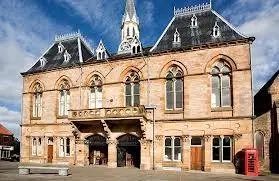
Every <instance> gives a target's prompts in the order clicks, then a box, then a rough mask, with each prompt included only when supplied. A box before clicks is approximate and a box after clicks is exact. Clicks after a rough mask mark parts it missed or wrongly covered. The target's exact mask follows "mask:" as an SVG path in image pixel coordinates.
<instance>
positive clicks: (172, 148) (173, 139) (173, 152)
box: [163, 136, 183, 162]
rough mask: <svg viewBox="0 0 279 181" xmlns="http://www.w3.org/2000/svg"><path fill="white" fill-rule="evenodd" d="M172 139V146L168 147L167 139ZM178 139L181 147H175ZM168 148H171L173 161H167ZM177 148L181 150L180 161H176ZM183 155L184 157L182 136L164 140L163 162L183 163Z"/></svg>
mask: <svg viewBox="0 0 279 181" xmlns="http://www.w3.org/2000/svg"><path fill="white" fill-rule="evenodd" d="M167 138H170V139H171V146H166V142H165V141H166V139H167ZM176 138H178V139H179V140H180V146H175V139H176ZM166 148H171V160H169V159H166V157H165V156H166ZM175 148H180V154H181V155H180V159H177V160H176V159H175ZM182 155H183V149H182V139H181V136H165V138H164V155H163V160H164V161H166V162H182Z"/></svg>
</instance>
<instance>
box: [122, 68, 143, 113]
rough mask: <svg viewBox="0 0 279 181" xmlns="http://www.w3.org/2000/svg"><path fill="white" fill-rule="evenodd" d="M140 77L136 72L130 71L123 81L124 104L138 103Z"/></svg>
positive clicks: (136, 104) (132, 104)
mask: <svg viewBox="0 0 279 181" xmlns="http://www.w3.org/2000/svg"><path fill="white" fill-rule="evenodd" d="M139 81H140V78H139V75H138V74H137V72H135V71H131V72H130V73H129V75H128V76H127V77H126V81H125V102H126V106H127V107H128V106H139V105H140V83H139Z"/></svg>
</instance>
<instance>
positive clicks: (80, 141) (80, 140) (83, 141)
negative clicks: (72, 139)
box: [76, 139, 86, 145]
mask: <svg viewBox="0 0 279 181" xmlns="http://www.w3.org/2000/svg"><path fill="white" fill-rule="evenodd" d="M76 144H81V145H82V144H86V143H85V140H82V139H77V140H76Z"/></svg>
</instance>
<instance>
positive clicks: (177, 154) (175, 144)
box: [164, 136, 182, 161]
mask: <svg viewBox="0 0 279 181" xmlns="http://www.w3.org/2000/svg"><path fill="white" fill-rule="evenodd" d="M181 146H182V144H181V138H180V137H178V136H167V137H165V156H164V160H165V161H181V155H182V152H181V151H182V150H181Z"/></svg>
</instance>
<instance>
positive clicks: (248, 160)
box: [243, 148, 259, 176]
mask: <svg viewBox="0 0 279 181" xmlns="http://www.w3.org/2000/svg"><path fill="white" fill-rule="evenodd" d="M243 151H244V155H245V156H244V164H245V167H244V168H245V170H244V173H245V175H247V176H258V175H259V157H258V151H257V149H254V148H247V149H244V150H243Z"/></svg>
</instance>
